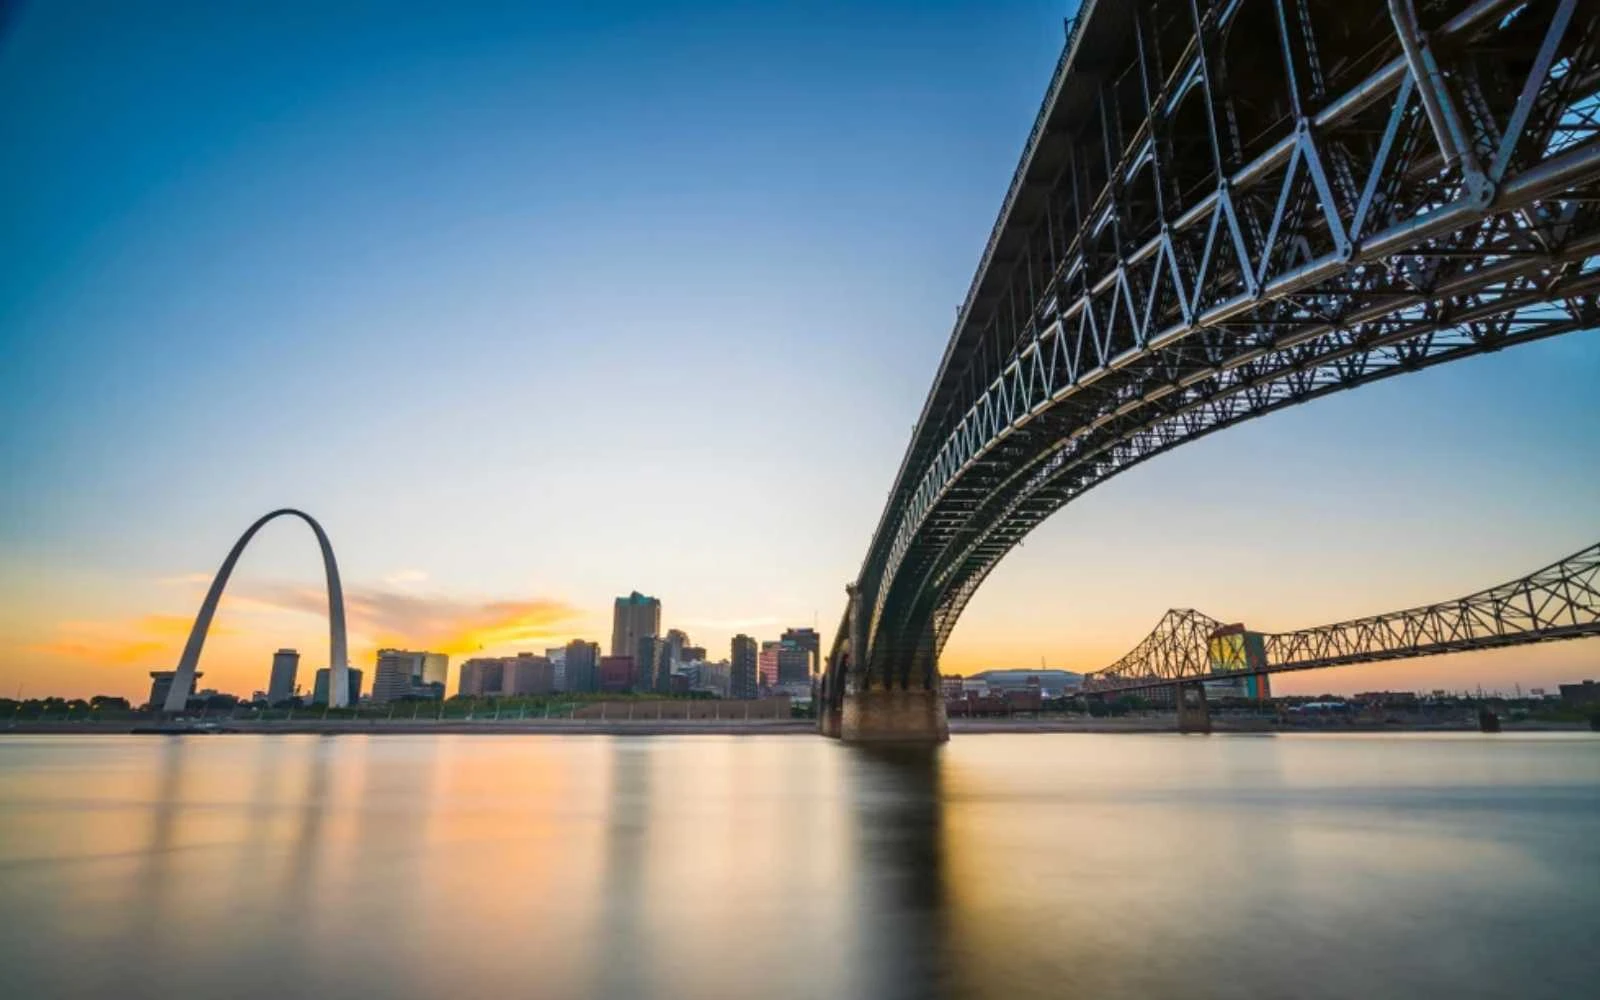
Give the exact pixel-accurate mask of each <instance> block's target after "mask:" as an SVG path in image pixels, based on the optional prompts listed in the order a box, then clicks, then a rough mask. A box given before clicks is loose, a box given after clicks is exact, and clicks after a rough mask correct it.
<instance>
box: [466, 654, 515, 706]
mask: <svg viewBox="0 0 1600 1000" xmlns="http://www.w3.org/2000/svg"><path fill="white" fill-rule="evenodd" d="M505 675H506V664H505V660H503V659H501V658H500V657H498V656H474V657H473V658H472V659H470V660H467V661H466V662H464V663H462V664H461V669H460V670H459V671H457V674H456V694H457V695H459V696H460V697H462V698H483V697H488V696H492V695H498V694H500V693H501V689H502V688H503V687H504V685H505Z"/></svg>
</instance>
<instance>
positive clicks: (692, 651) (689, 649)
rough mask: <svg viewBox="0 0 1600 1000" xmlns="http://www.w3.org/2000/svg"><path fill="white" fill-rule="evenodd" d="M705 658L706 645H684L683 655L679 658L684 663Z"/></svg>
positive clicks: (698, 661) (696, 661)
mask: <svg viewBox="0 0 1600 1000" xmlns="http://www.w3.org/2000/svg"><path fill="white" fill-rule="evenodd" d="M705 658H706V648H705V647H704V646H685V647H683V655H682V656H680V657H679V660H681V661H682V662H684V663H700V662H703V661H704V660H705Z"/></svg>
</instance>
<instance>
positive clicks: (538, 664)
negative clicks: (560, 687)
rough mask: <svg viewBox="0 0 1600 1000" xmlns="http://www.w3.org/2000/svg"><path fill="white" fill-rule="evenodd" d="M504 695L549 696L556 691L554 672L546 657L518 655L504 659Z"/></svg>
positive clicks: (529, 654) (526, 654) (528, 654)
mask: <svg viewBox="0 0 1600 1000" xmlns="http://www.w3.org/2000/svg"><path fill="white" fill-rule="evenodd" d="M505 680H506V688H505V691H506V694H513V695H516V694H549V693H550V692H552V691H554V690H555V689H556V671H555V667H553V666H551V664H550V660H549V658H548V657H544V656H535V655H533V654H532V653H518V654H517V655H516V656H508V657H506V671H505Z"/></svg>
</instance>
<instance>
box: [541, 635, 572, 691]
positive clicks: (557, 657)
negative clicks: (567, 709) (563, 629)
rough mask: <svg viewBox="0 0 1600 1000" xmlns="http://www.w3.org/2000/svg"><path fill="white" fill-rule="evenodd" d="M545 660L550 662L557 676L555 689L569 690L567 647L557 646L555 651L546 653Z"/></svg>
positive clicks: (549, 650) (552, 670)
mask: <svg viewBox="0 0 1600 1000" xmlns="http://www.w3.org/2000/svg"><path fill="white" fill-rule="evenodd" d="M544 658H545V659H547V660H549V661H550V670H551V672H552V673H553V674H554V676H555V689H554V690H557V691H565V690H567V647H565V646H557V647H556V648H555V649H547V650H545V651H544Z"/></svg>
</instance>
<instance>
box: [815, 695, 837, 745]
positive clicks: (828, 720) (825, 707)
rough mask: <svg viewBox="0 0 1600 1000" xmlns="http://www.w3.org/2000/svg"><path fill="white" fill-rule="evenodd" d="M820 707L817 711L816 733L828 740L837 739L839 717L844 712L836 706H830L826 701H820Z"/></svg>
mask: <svg viewBox="0 0 1600 1000" xmlns="http://www.w3.org/2000/svg"><path fill="white" fill-rule="evenodd" d="M821 701H822V705H821V706H820V707H819V708H818V709H817V732H819V733H821V734H822V735H823V736H826V737H828V738H829V739H833V740H836V739H838V738H839V729H840V722H841V716H842V715H843V714H844V710H843V709H841V708H839V707H838V706H837V705H830V704H828V703H827V699H826V698H824V699H821Z"/></svg>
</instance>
